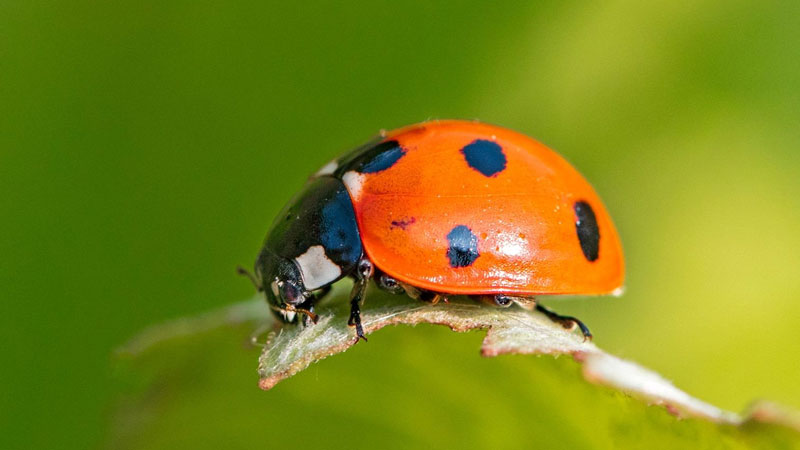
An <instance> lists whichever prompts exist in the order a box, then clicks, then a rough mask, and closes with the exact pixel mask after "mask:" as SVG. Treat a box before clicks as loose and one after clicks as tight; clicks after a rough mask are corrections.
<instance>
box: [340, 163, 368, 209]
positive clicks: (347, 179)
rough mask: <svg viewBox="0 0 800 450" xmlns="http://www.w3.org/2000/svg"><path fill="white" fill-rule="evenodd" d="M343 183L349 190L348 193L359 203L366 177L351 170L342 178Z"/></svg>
mask: <svg viewBox="0 0 800 450" xmlns="http://www.w3.org/2000/svg"><path fill="white" fill-rule="evenodd" d="M342 182H343V183H344V186H345V187H346V188H347V191H348V192H350V196H351V197H353V200H356V201H358V199H359V198H360V197H361V186H362V185H363V184H364V175H362V174H360V173H358V172H354V171H352V170H351V171H349V172H345V174H344V175H343V176H342Z"/></svg>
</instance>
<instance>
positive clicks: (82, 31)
mask: <svg viewBox="0 0 800 450" xmlns="http://www.w3.org/2000/svg"><path fill="white" fill-rule="evenodd" d="M798 17H800V3H798V2H788V1H787V2H749V1H743V2H738V1H734V2H714V1H701V2H698V1H661V2H646V3H643V2H629V3H624V2H620V3H617V2H608V3H604V4H595V3H590V2H575V1H548V2H527V1H524V2H516V3H511V2H470V4H467V3H460V4H459V5H445V4H438V5H436V4H432V3H430V2H423V1H419V2H414V1H403V2H397V1H376V2H316V1H314V2H307V3H306V2H303V3H298V4H297V5H294V4H292V3H291V2H250V1H244V0H242V1H227V2H209V1H166V2H160V1H159V2H156V1H149V0H145V1H141V0H137V1H121V2H99V1H72V2H60V1H49V2H38V1H27V2H20V1H5V2H2V3H0V115H2V119H1V120H0V189H2V195H0V212H2V220H0V252H1V254H2V259H0V285H1V286H2V292H3V304H4V305H5V308H4V310H3V313H2V314H0V333H1V334H0V337H1V339H2V342H3V345H2V348H3V350H2V360H3V369H0V373H2V379H1V380H0V382H2V386H3V390H4V393H3V394H2V395H0V402H2V408H0V423H2V428H3V430H4V432H3V433H2V434H3V436H2V437H0V439H2V440H9V442H8V445H2V447H3V448H20V447H32V448H56V447H58V448H66V447H74V448H85V447H87V446H93V445H96V444H97V443H99V442H103V441H104V439H106V436H107V433H108V432H107V428H108V426H109V423H110V419H109V417H110V416H111V412H112V411H113V402H112V400H111V399H112V398H113V397H114V393H115V392H116V390H117V386H116V384H115V382H114V381H113V377H112V376H111V369H110V361H111V359H112V357H111V353H112V351H113V349H115V348H116V347H117V346H118V345H120V344H121V343H122V342H124V341H125V340H126V339H127V338H129V337H130V336H132V335H133V334H135V333H136V332H137V331H138V330H140V329H141V328H143V327H145V326H147V325H149V324H152V323H156V322H159V321H162V320H164V319H167V318H172V317H177V316H183V315H190V314H194V313H197V312H201V311H204V310H208V309H211V308H214V307H218V306H221V305H224V304H226V303H230V302H233V301H238V300H241V299H245V298H249V297H250V296H251V295H252V287H251V286H250V284H249V283H248V282H247V281H246V280H244V279H240V278H238V277H236V276H235V275H234V268H235V267H236V265H237V264H245V265H250V263H251V262H252V260H253V259H254V257H255V255H256V253H257V251H258V249H259V246H260V243H261V240H262V238H263V235H264V233H265V231H266V227H267V225H268V224H269V223H270V221H271V219H272V217H273V215H274V214H276V213H277V211H278V210H279V208H280V207H281V206H282V204H283V203H284V202H285V201H286V200H287V199H288V198H289V196H290V195H291V194H292V193H293V192H294V191H295V190H296V189H298V188H299V187H300V186H301V185H302V183H303V181H304V179H305V177H306V176H307V174H309V173H311V172H312V171H314V170H315V169H317V168H318V167H319V166H321V165H322V164H324V163H325V162H327V161H328V160H330V159H331V158H332V157H334V156H336V155H338V154H339V153H341V152H343V151H345V150H347V149H348V148H350V147H353V146H354V145H356V144H359V143H360V142H362V141H364V140H365V139H366V138H368V137H369V136H371V135H373V134H374V133H375V132H376V131H377V130H379V129H381V128H387V129H391V128H394V127H398V126H401V125H405V124H409V123H413V122H418V121H421V120H425V119H430V118H478V119H481V120H483V121H487V122H491V123H496V124H501V125H504V126H507V127H510V128H513V129H516V130H519V131H522V132H524V133H526V134H529V135H531V136H533V137H535V138H537V139H539V140H540V141H542V142H544V143H546V144H547V145H549V146H550V147H552V148H554V149H557V150H558V151H559V152H560V153H562V154H563V155H564V156H565V157H566V158H567V159H568V160H570V161H571V162H572V163H573V164H574V165H575V166H576V167H577V168H578V169H579V170H580V171H581V172H582V173H583V174H584V175H585V176H586V177H587V178H588V179H589V180H590V181H591V182H592V183H593V184H594V186H595V188H596V189H597V190H598V191H599V193H600V194H601V196H602V197H603V199H604V200H605V202H606V204H607V206H608V208H609V210H610V211H611V213H612V216H613V217H614V218H615V221H616V224H617V226H618V228H619V231H620V233H621V235H622V239H623V242H624V245H625V249H626V256H627V263H628V281H627V292H626V294H625V295H624V296H623V297H621V298H608V299H574V300H564V301H562V302H560V303H558V304H556V305H555V307H556V309H558V310H559V311H562V312H567V313H571V314H575V315H578V316H579V317H581V318H582V319H583V320H584V321H585V322H586V323H588V324H589V325H590V326H591V328H592V330H593V332H594V333H595V335H596V342H597V343H598V344H599V345H600V346H602V347H604V348H605V349H607V350H609V351H611V352H612V353H616V354H618V355H620V356H623V357H626V358H630V359H633V360H636V361H638V362H640V363H642V364H644V365H646V366H649V367H651V368H653V369H655V370H657V371H659V372H661V373H662V374H663V375H664V376H666V377H667V378H670V379H672V380H674V382H675V383H676V384H677V385H678V386H679V387H682V388H684V389H686V390H688V391H689V392H691V393H693V394H695V395H697V396H699V397H700V398H702V399H706V400H709V401H711V402H713V403H715V404H717V405H719V406H722V407H725V408H730V409H733V410H737V411H738V410H742V409H743V408H744V407H745V406H746V405H747V404H748V403H749V402H750V401H751V400H752V399H754V398H757V397H764V398H770V399H774V400H778V401H780V402H783V403H785V404H788V405H791V406H794V407H800V384H798V383H797V380H798V379H800V358H798V353H799V352H800V339H798V337H800V333H799V332H798V330H797V329H796V326H797V323H796V320H797V318H798V317H800V276H798V271H799V270H800V233H798V232H799V231H800V179H798V169H800V152H799V151H798V148H800V127H798V123H800V27H798V26H797V18H798ZM552 305H553V304H552V303H551V306H552ZM420 336H426V337H427V338H429V340H428V341H425V342H430V345H440V346H449V345H454V346H455V347H457V348H465V349H467V351H468V352H474V354H472V353H470V354H469V357H470V358H474V359H475V360H478V362H477V363H475V364H480V365H481V367H484V366H486V365H487V364H489V363H491V361H488V362H487V361H482V362H481V361H480V360H479V359H478V357H477V356H475V355H477V344H478V342H479V340H480V338H479V335H474V336H473V335H468V336H467V337H456V336H454V335H451V334H450V333H449V332H441V331H440V330H433V328H430V327H427V328H426V327H418V328H416V329H414V330H396V331H392V332H386V338H385V341H384V342H385V344H379V342H380V341H381V339H384V338H383V337H382V336H381V335H380V334H378V335H376V336H375V338H374V339H371V340H370V342H369V344H366V345H361V344H360V345H359V346H358V347H357V348H356V349H354V350H353V353H355V354H356V355H359V354H360V355H364V356H361V358H369V357H370V356H369V355H374V354H376V352H381V353H380V356H374V357H375V358H378V359H377V360H371V361H373V362H374V361H377V362H379V363H380V364H378V365H377V366H375V364H372V365H371V366H373V367H365V366H363V365H362V366H361V367H353V366H352V365H349V366H348V365H346V364H341V363H337V362H336V360H337V358H339V357H337V358H332V359H331V360H328V361H324V362H323V363H321V364H318V365H317V366H315V368H314V369H313V370H312V371H313V373H312V374H311V375H308V376H301V377H300V378H299V379H298V380H297V381H295V380H290V381H288V382H286V384H285V385H284V384H282V385H280V386H279V387H278V388H276V390H275V391H271V392H268V393H262V392H260V391H258V390H257V389H256V375H255V367H256V360H255V359H256V353H251V354H250V355H249V356H248V358H252V359H251V360H248V361H252V365H251V366H248V365H245V366H244V367H243V368H241V370H242V371H243V373H242V375H241V376H242V380H243V385H242V386H239V387H236V389H242V390H243V392H246V393H247V395H248V396H252V402H251V403H250V404H248V406H247V408H254V409H252V414H253V417H254V418H255V417H259V419H258V421H257V422H258V427H260V429H261V430H262V431H263V433H264V436H265V438H267V437H269V436H271V435H273V434H274V433H275V431H276V429H275V428H270V426H271V425H272V426H275V425H277V424H280V423H282V419H280V418H279V417H274V416H270V415H269V414H272V413H268V410H269V408H273V409H272V410H269V411H274V410H275V407H276V406H275V403H274V402H275V401H276V399H279V398H284V397H286V396H288V397H286V398H292V395H293V394H291V393H290V392H295V393H296V392H309V390H311V391H313V392H316V391H315V390H316V389H318V388H320V387H325V386H333V385H335V383H336V380H338V379H341V378H342V377H343V378H346V379H348V380H352V379H353V378H354V377H359V376H363V377H365V378H369V377H370V375H371V374H372V375H379V374H386V373H392V370H393V369H392V368H393V367H394V364H400V363H399V362H397V361H396V360H395V359H401V360H402V361H403V363H402V364H403V367H420V368H423V369H425V370H427V371H431V372H433V373H438V371H440V370H447V372H446V373H450V372H452V370H453V369H452V368H448V367H444V365H445V364H446V359H443V360H441V361H440V360H436V359H430V358H427V359H426V358H421V360H419V361H416V360H415V359H414V358H415V356H414V355H415V352H414V351H413V349H414V346H419V345H421V344H420V342H421V341H420V339H421V338H420ZM373 341H374V342H373ZM237 345H238V343H237ZM423 345H424V344H423ZM236 348H237V350H238V349H239V347H238V346H237V347H236ZM445 348H446V347H445ZM347 357H350V352H348V354H346V355H343V356H341V358H343V359H342V361H345V359H344V358H347ZM356 357H358V356H355V357H350V358H351V360H353V359H352V358H356ZM353 361H355V360H353ZM498 361H500V360H498ZM502 361H503V362H502V365H503V366H509V365H511V366H513V364H515V361H520V360H518V359H513V358H510V359H505V360H502ZM498 364H499V363H498ZM523 366H524V367H527V366H526V365H524V364H522V363H520V366H519V367H523ZM217 369H218V368H216V367H215V366H212V365H208V366H203V370H204V371H206V372H207V373H208V375H207V376H213V371H214V370H217ZM220 370H221V369H220ZM510 370H511V369H510ZM310 372H311V371H310ZM420 372H423V370H422V369H421V370H420ZM417 376H418V374H416V373H414V374H409V377H408V378H404V377H397V379H394V378H393V380H392V382H393V383H396V385H397V389H398V390H399V391H400V392H406V391H409V390H412V389H413V387H414V386H415V385H416V384H418V383H420V382H421V380H419V379H418V378H417ZM517 377H521V380H524V375H520V374H517ZM465 380H466V381H465ZM506 381H507V382H509V381H511V380H506ZM460 382H462V383H464V385H463V386H464V388H465V389H466V388H467V387H468V386H470V383H471V382H474V380H472V381H469V378H464V379H463V380H461V381H460ZM512 382H513V381H512ZM404 383H405V384H404ZM454 383H456V384H455V385H453V386H450V388H452V389H454V390H456V391H457V390H458V389H459V385H458V383H459V381H454ZM281 389H282V391H281ZM251 391H252V392H251ZM280 392H283V394H281V393H280ZM412 392H413V391H412ZM281 395H283V396H284V397H280V396H281ZM297 395H299V394H297ZM319 395H321V397H315V398H316V399H317V400H316V401H317V402H318V403H314V401H312V400H310V399H306V401H305V402H304V403H302V404H303V405H304V406H303V407H304V408H308V409H315V408H317V407H320V408H322V406H321V405H322V404H328V406H329V407H330V404H329V403H330V402H329V401H328V400H326V399H325V398H324V392H321V393H320V394H319ZM337 395H338V394H337ZM352 395H354V396H355V397H354V400H355V403H356V404H358V403H359V402H366V401H368V399H365V398H359V397H358V395H359V394H358V393H357V392H356V393H352ZM426 395H431V396H432V397H430V398H431V399H432V401H433V402H435V400H436V397H435V395H436V394H435V393H427V394H426ZM224 399H225V396H224V395H220V401H221V402H224V401H225V400H224ZM294 401H295V400H291V402H294ZM271 402H273V403H271ZM287 402H289V400H287ZM221 404H224V403H221ZM292 404H295V405H297V404H298V403H292ZM254 405H255V406H254ZM258 405H263V407H264V410H263V411H262V410H258V409H257V408H258ZM409 405H410V404H409ZM279 406H280V408H278V410H280V409H281V408H284V409H283V413H285V414H290V413H291V414H293V415H294V414H298V415H299V414H301V412H300V411H297V412H293V410H292V409H291V408H292V406H291V404H289V403H287V404H283V405H279ZM228 407H229V408H233V409H235V408H236V404H232V405H228ZM415 407H416V408H419V407H420V405H416V406H415ZM285 408H290V409H285ZM298 408H299V406H298ZM409 408H411V406H409ZM423 408H424V407H423ZM456 409H457V406H456ZM335 411H336V413H335V414H332V415H330V416H327V417H326V418H325V419H324V420H323V421H326V422H327V423H326V425H325V426H331V427H332V426H333V425H332V424H335V423H351V424H352V423H360V424H361V425H363V426H364V428H368V429H369V431H368V433H372V434H371V435H370V436H372V435H375V436H380V433H388V434H389V435H392V433H400V434H401V435H402V433H403V432H402V430H400V431H398V430H384V429H381V428H380V427H377V428H376V427H372V428H370V427H369V426H368V425H369V420H368V419H365V418H364V417H363V416H358V417H355V416H353V417H351V416H349V415H348V414H350V413H351V412H352V411H351V410H350V409H348V407H345V406H343V407H341V408H338V409H335ZM415 411H417V410H414V409H409V414H417V412H415ZM187 414H188V413H187ZM293 417H294V416H293ZM359 417H360V418H359ZM219 420H224V419H222V418H215V417H205V418H203V417H193V416H191V415H187V416H185V421H186V422H185V423H184V422H181V423H183V424H184V426H188V425H186V424H187V423H190V422H191V423H195V425H197V424H202V423H203V422H204V421H208V422H214V421H219ZM292 420H296V419H292ZM337 421H338V422H337ZM179 422H180V421H179ZM255 427H256V425H255V424H253V428H255ZM442 428H443V429H444V431H443V432H446V433H451V434H452V433H453V429H448V428H447V427H446V425H442ZM278 429H280V428H278ZM9 430H10V431H9ZM236 433H238V432H236ZM338 438H341V439H343V440H341V441H335V442H345V441H346V439H347V438H346V437H341V436H332V437H331V439H338ZM330 442H334V441H333V440H332V441H330ZM208 443H209V445H212V444H215V443H214V442H211V441H210V442H208ZM356 444H357V443H353V445H356Z"/></svg>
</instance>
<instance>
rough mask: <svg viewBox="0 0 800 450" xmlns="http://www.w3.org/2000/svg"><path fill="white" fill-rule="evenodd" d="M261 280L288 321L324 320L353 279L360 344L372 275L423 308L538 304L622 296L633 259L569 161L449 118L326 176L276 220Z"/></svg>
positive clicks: (503, 132) (329, 169)
mask: <svg viewBox="0 0 800 450" xmlns="http://www.w3.org/2000/svg"><path fill="white" fill-rule="evenodd" d="M255 271H256V276H255V279H256V284H257V286H258V287H259V288H260V289H262V290H264V291H265V293H266V296H267V299H268V300H269V301H270V303H271V304H272V305H273V308H274V309H275V310H276V311H278V313H279V314H280V317H281V318H283V319H284V320H286V321H292V320H294V319H295V317H296V313H297V312H301V313H304V314H305V315H306V317H307V318H310V319H315V318H316V316H315V315H314V313H313V310H314V304H315V302H316V301H317V300H318V299H319V298H320V297H321V296H322V295H324V294H325V293H326V292H327V291H328V290H329V289H330V286H331V284H333V283H334V282H336V281H338V280H339V279H341V278H343V277H346V276H351V277H353V278H355V280H356V284H355V287H354V289H353V295H352V297H351V314H350V323H351V325H354V326H356V331H357V335H358V337H360V338H363V332H362V329H361V323H360V322H361V321H360V310H359V307H360V303H361V301H362V299H363V297H364V292H365V290H366V286H367V283H368V281H369V280H370V279H372V278H375V279H376V281H377V284H378V286H380V287H381V288H383V289H385V290H388V291H390V292H395V293H403V292H405V293H408V294H409V295H412V296H414V297H417V298H421V299H424V300H438V298H440V297H445V298H446V296H447V295H469V296H476V297H479V298H481V299H487V298H488V299H492V300H493V301H494V302H495V303H496V304H498V305H501V306H507V305H509V304H511V303H512V302H516V303H519V304H521V305H523V306H532V305H534V304H535V303H534V301H533V297H534V296H536V295H544V294H590V295H595V294H608V293H615V292H619V291H620V290H621V287H622V283H623V278H624V261H623V256H622V247H621V245H620V240H619V237H618V235H617V231H616V230H615V228H614V224H613V223H612V221H611V218H610V216H609V215H608V212H607V211H606V209H605V207H604V206H603V203H602V202H601V200H600V198H599V197H598V196H597V194H596V193H595V192H594V190H593V189H592V187H591V186H590V185H589V183H588V182H587V181H586V180H585V179H584V178H583V177H582V176H581V175H580V174H579V173H578V172H577V171H576V170H575V169H574V168H573V167H572V166H570V164H569V163H567V162H566V161H565V160H564V159H563V158H561V157H560V156H559V155H557V154H556V153H555V152H553V151H552V150H550V149H548V148H547V147H545V146H544V145H542V144H540V143H539V142H536V141H535V140H533V139H531V138H529V137H526V136H524V135H522V134H519V133H516V132H514V131H511V130H507V129H505V128H500V127H497V126H493V125H487V124H483V123H479V122H467V121H458V120H446V121H432V122H424V123H421V124H417V125H411V126H408V127H405V128H401V129H398V130H395V131H391V132H388V133H382V134H381V136H380V137H379V138H377V139H375V140H373V141H371V142H369V143H367V144H366V145H364V146H362V147H359V148H357V149H356V150H354V151H353V152H351V153H349V154H347V155H345V156H344V157H342V158H340V159H338V160H335V161H332V162H331V163H329V164H327V165H326V166H324V167H323V168H322V169H320V170H319V171H318V172H317V173H316V174H315V175H314V176H312V177H311V179H310V180H309V182H308V184H307V185H306V187H305V188H304V190H303V191H302V192H300V193H299V194H298V195H297V196H296V197H295V198H294V199H293V200H292V201H291V202H290V203H289V204H288V205H287V206H286V207H285V208H284V210H283V211H282V212H281V213H280V214H279V215H278V217H277V219H276V220H275V222H274V223H273V225H272V228H271V229H270V232H269V234H268V235H267V239H266V242H265V243H264V246H263V248H262V250H261V253H260V254H259V257H258V259H257V261H256V265H255ZM536 307H537V309H539V310H540V311H542V312H544V313H545V314H547V315H548V316H549V317H550V318H552V319H553V320H556V321H558V322H560V323H562V324H564V325H565V326H569V327H572V326H575V325H578V326H580V328H581V330H582V331H583V333H584V335H585V336H587V337H590V336H591V334H589V331H588V329H587V328H586V327H585V326H584V325H583V324H582V323H581V322H580V321H578V320H577V319H575V318H573V317H566V316H560V315H557V314H555V313H553V312H551V311H549V310H547V309H545V308H543V307H542V306H540V305H538V304H537V305H536Z"/></svg>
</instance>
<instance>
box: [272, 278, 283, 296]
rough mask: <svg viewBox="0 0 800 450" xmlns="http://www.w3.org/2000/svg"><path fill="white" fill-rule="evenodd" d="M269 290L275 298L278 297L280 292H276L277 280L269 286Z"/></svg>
mask: <svg viewBox="0 0 800 450" xmlns="http://www.w3.org/2000/svg"><path fill="white" fill-rule="evenodd" d="M269 287H270V289H272V293H273V294H275V297H280V296H281V292H280V290H278V280H275V281H273V282H272V283H270V284H269Z"/></svg>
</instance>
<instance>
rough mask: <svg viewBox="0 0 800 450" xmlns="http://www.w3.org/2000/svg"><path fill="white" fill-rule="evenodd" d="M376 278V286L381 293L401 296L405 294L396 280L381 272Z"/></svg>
mask: <svg viewBox="0 0 800 450" xmlns="http://www.w3.org/2000/svg"><path fill="white" fill-rule="evenodd" d="M376 278H377V280H376V284H377V285H378V287H379V288H380V289H381V290H382V291H386V292H388V293H390V294H402V293H404V292H405V289H403V286H401V285H400V283H398V282H397V280H395V279H394V278H392V277H390V276H389V275H386V274H385V273H383V272H381V273H379V274H378V275H377V276H376Z"/></svg>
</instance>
